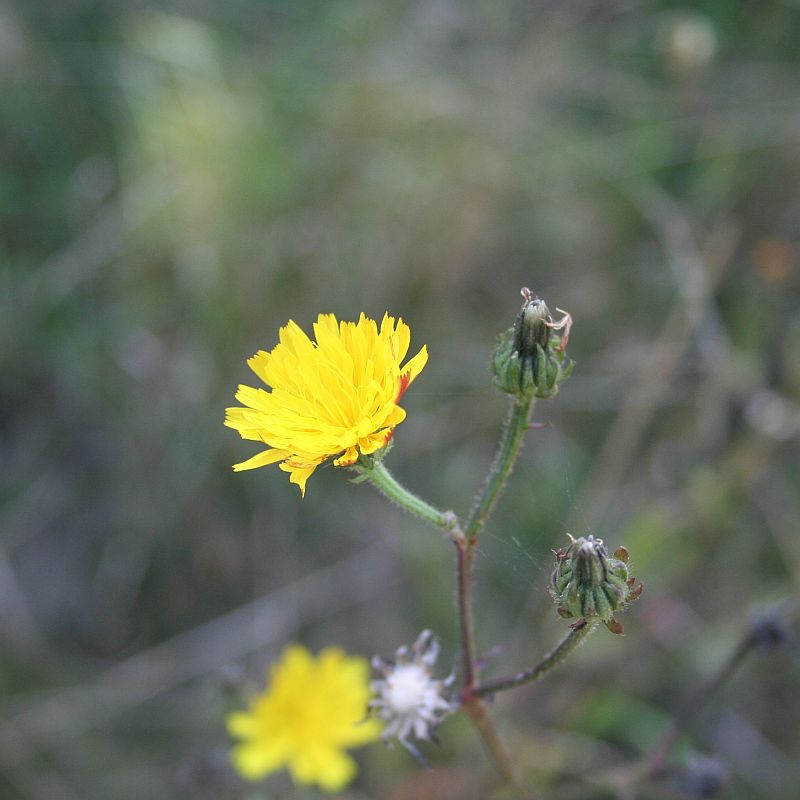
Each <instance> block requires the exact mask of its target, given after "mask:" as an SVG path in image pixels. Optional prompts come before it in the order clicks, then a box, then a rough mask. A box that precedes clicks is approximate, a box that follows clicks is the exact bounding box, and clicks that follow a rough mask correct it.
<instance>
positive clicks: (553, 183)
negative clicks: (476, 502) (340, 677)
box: [0, 0, 800, 800]
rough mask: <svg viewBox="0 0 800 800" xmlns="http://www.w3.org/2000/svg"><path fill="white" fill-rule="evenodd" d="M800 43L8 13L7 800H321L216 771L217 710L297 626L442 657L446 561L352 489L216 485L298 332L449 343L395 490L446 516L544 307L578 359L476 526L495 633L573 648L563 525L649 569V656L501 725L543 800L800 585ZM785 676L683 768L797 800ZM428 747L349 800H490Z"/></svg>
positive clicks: (552, 7)
mask: <svg viewBox="0 0 800 800" xmlns="http://www.w3.org/2000/svg"><path fill="white" fill-rule="evenodd" d="M798 54H800V8H798V6H797V4H796V3H794V2H791V1H790V0H783V1H782V2H762V3H747V2H742V1H741V0H737V1H734V0H707V1H706V2H698V3H685V4H677V3H667V2H648V3H635V2H630V1H629V0H610V2H609V1H608V0H607V1H606V2H599V1H597V2H595V1H594V0H559V1H558V2H544V1H542V2H521V0H495V2H490V3H477V2H457V1H456V0H419V2H394V1H393V2H381V3H377V2H371V1H370V0H331V1H330V2H297V3H295V2H286V1H285V0H284V1H283V2H279V0H266V1H265V2H257V0H249V1H248V0H236V2H219V3H212V2H199V1H197V0H196V1H195V2H192V1H191V0H188V1H187V2H177V3H160V4H154V3H152V4H151V3H147V2H136V3H121V2H117V3H113V2H106V3H101V2H81V1H80V0H61V1H60V2H55V3H54V2H46V1H45V0H25V2H22V1H20V2H17V3H9V2H8V0H5V2H0V81H2V85H1V88H0V115H1V117H2V121H1V123H0V160H1V163H2V169H0V237H1V238H0V370H1V372H0V374H2V392H1V393H0V534H1V535H2V539H1V540H0V640H1V641H2V646H0V687H2V721H0V796H2V797H4V798H5V797H7V798H14V799H15V800H16V799H17V798H26V800H27V798H31V799H32V800H38V799H39V798H42V800H50V799H51V798H56V797H58V798H68V799H69V798H80V800H95V798H97V800H107V799H108V798H110V797H113V798H114V800H128V799H129V798H130V800H134V798H137V799H138V798H142V797H147V798H149V800H161V798H172V797H176V796H178V797H197V798H203V797H209V798H211V797H213V798H232V799H233V798H236V799H237V800H239V799H241V800H255V798H262V799H263V798H274V797H284V796H298V797H299V796H300V795H299V794H295V793H294V790H293V789H291V788H290V784H289V783H288V782H287V783H284V782H282V779H281V778H274V779H271V780H270V781H268V782H267V783H266V784H265V785H264V787H263V788H259V789H257V790H256V791H255V792H254V790H253V788H252V787H247V786H244V785H243V784H242V783H241V782H239V781H238V780H237V779H236V778H235V776H234V775H233V773H232V772H231V771H230V769H229V768H228V767H227V766H226V756H225V751H226V747H227V742H226V737H225V732H224V727H223V723H222V720H223V717H224V713H225V710H226V709H227V708H229V707H230V706H231V703H232V701H231V698H230V696H229V692H234V693H238V692H239V691H241V690H242V688H243V687H246V686H248V685H251V684H252V685H256V686H257V685H261V684H262V682H263V677H262V669H263V668H264V665H265V664H266V663H268V661H269V660H270V659H272V658H274V657H275V656H276V655H277V654H278V653H279V652H280V650H281V648H282V647H283V645H284V644H285V643H286V642H287V641H289V640H292V639H301V640H303V641H305V642H306V643H308V645H309V646H310V647H312V648H313V649H319V648H321V647H323V646H325V645H328V644H341V645H343V646H344V647H346V648H347V649H348V650H349V651H352V652H362V653H364V654H366V655H369V654H371V653H373V652H380V653H382V654H384V655H389V654H390V653H392V652H393V651H394V649H395V648H396V646H397V645H398V643H400V642H403V641H409V640H411V639H412V638H413V636H414V635H415V634H416V632H417V631H419V630H420V629H421V628H423V627H430V628H432V629H433V630H434V631H435V632H436V634H437V635H438V636H439V637H440V638H441V640H442V643H443V646H444V648H445V659H446V658H447V657H454V656H455V651H456V642H457V632H456V627H455V622H454V613H453V603H452V600H453V593H452V588H451V583H450V582H451V580H452V578H451V572H452V554H451V552H450V550H449V549H448V547H447V545H446V543H445V542H443V541H442V538H441V536H440V534H438V533H437V532H435V531H432V530H428V529H426V528H425V527H424V526H423V525H422V524H418V523H417V522H415V521H411V520H409V519H407V518H404V517H403V516H401V513H400V512H399V511H397V510H396V509H394V508H392V507H390V506H388V505H387V504H386V503H385V502H384V501H383V500H382V499H381V498H380V497H378V496H377V495H376V494H375V493H374V492H371V491H370V489H369V488H368V487H366V486H350V485H348V484H347V482H346V481H345V480H343V474H342V472H341V471H339V470H335V469H330V468H329V469H320V470H319V471H318V475H315V481H314V485H313V486H312V487H310V490H309V492H308V494H307V496H306V499H305V500H304V501H302V502H301V501H300V500H299V498H298V497H297V491H296V488H295V487H292V486H290V485H289V484H288V482H287V481H286V480H285V476H283V475H278V474H275V472H274V471H272V472H271V471H269V470H259V471H256V472H254V473H252V474H246V475H244V474H240V475H234V474H233V473H232V472H231V470H230V465H231V464H232V463H234V462H236V461H241V460H243V459H244V458H246V457H247V456H248V455H250V454H251V452H250V450H248V449H247V448H248V444H247V443H244V442H241V441H240V440H239V439H238V437H236V436H235V435H234V434H233V433H232V432H231V431H229V430H226V429H225V428H223V426H222V415H223V409H224V408H225V407H226V406H228V405H231V404H232V399H233V394H234V391H235V387H236V385H237V383H239V382H241V381H244V380H245V378H247V377H248V371H247V369H246V366H245V358H246V357H247V356H249V355H251V354H252V353H254V352H255V351H256V350H257V349H259V348H265V349H269V348H271V347H272V345H273V344H274V342H275V338H276V335H277V329H278V326H279V325H281V324H283V323H285V321H286V320H287V319H289V318H292V319H295V320H296V321H297V322H298V323H300V324H301V325H303V326H304V327H308V325H309V323H310V322H311V321H312V320H313V319H315V318H316V315H317V314H318V313H319V312H321V311H332V312H335V313H336V314H337V315H338V316H339V317H340V318H345V319H354V318H357V315H358V313H359V312H360V311H362V310H363V311H365V312H366V313H368V314H369V315H370V316H372V317H377V318H380V316H381V315H382V314H383V312H384V311H385V310H387V309H388V310H389V311H390V312H391V313H393V314H398V315H401V316H403V318H404V319H406V320H407V321H408V322H409V323H410V324H411V327H412V330H413V334H414V343H415V344H416V345H417V346H419V345H421V344H422V343H427V344H428V347H429V350H430V354H431V358H430V362H429V364H428V367H427V369H426V370H425V373H424V374H423V375H422V376H421V377H420V379H419V380H418V381H417V382H416V383H415V385H414V388H413V391H410V392H409V393H408V395H407V396H406V398H404V405H405V407H406V408H407V410H408V412H409V415H408V419H407V421H406V422H405V423H404V425H403V426H402V428H401V429H399V430H398V432H397V436H396V442H395V448H394V451H393V452H392V454H391V457H390V463H391V465H392V466H393V468H394V469H395V470H396V471H397V473H398V475H399V476H400V477H402V478H403V479H404V480H405V481H406V482H407V483H408V484H409V485H410V486H411V487H413V488H414V489H416V490H418V491H420V493H421V494H423V495H425V496H427V497H429V498H431V499H432V500H433V501H435V502H437V503H440V504H443V505H445V504H446V505H453V506H454V507H456V508H457V509H458V510H459V511H463V510H464V509H465V508H466V507H467V506H468V505H469V502H470V500H471V497H472V495H473V492H474V490H475V487H476V486H478V485H479V483H480V480H481V477H482V475H483V472H484V470H485V466H486V464H487V462H488V460H489V459H490V457H491V452H492V448H493V441H494V438H495V436H496V433H497V430H498V426H499V421H500V419H501V418H502V415H503V414H504V413H505V412H504V407H505V397H503V396H501V395H500V393H498V392H497V391H496V390H495V389H493V388H492V386H491V380H490V373H489V360H490V354H491V352H492V348H493V346H494V344H495V337H496V335H497V333H499V332H500V331H502V330H505V329H506V328H507V327H508V326H509V325H510V324H511V322H512V321H513V318H514V315H515V313H516V311H517V309H518V306H519V302H520V300H519V297H518V291H519V288H520V287H521V286H523V285H527V286H531V287H532V288H534V289H535V290H536V291H537V292H539V293H540V294H541V295H542V296H543V297H545V298H546V299H547V301H548V303H549V304H550V306H551V307H555V306H559V307H560V308H565V309H567V310H569V311H570V312H571V313H572V315H573V317H574V318H575V326H574V328H573V332H572V336H571V341H570V355H571V356H572V357H573V358H574V359H575V360H576V362H577V367H576V370H575V373H574V375H573V377H572V378H571V379H570V381H569V382H568V383H567V384H565V385H564V387H563V389H562V391H561V392H560V393H559V395H558V397H557V398H556V399H555V400H553V401H542V402H541V403H540V405H539V406H537V411H536V415H537V418H538V419H540V420H543V421H548V422H549V423H550V425H549V426H547V427H546V428H544V429H539V430H535V431H532V432H531V433H530V436H529V441H528V444H527V446H526V449H525V451H524V454H523V457H522V459H521V462H520V464H519V466H518V469H517V472H516V473H515V475H514V476H513V479H512V481H511V484H510V486H509V488H508V490H507V492H506V495H505V497H504V499H503V502H502V504H501V506H500V508H499V510H498V512H497V514H496V516H495V517H494V518H493V520H492V522H491V525H490V526H489V528H488V529H487V531H486V535H485V537H484V539H483V542H482V545H481V552H480V554H479V555H480V561H481V564H482V566H481V569H480V571H479V575H478V583H477V599H478V606H479V607H478V624H479V638H480V646H481V648H482V649H485V650H487V651H488V650H490V649H491V648H494V647H495V646H498V645H499V646H501V647H502V651H501V652H500V654H499V655H496V656H495V657H494V658H493V659H492V660H490V661H489V662H488V664H487V668H486V669H487V674H492V675H497V674H501V673H504V672H507V671H509V670H512V669H516V668H519V667H521V666H525V665H527V664H529V663H531V662H532V661H533V660H534V659H535V658H537V657H538V656H539V655H540V654H541V653H542V652H543V651H544V650H545V649H546V648H548V647H549V646H550V645H551V644H552V643H553V642H554V641H555V640H556V639H557V637H558V636H560V635H561V631H562V629H563V623H560V622H559V621H558V620H557V619H556V617H555V615H554V613H553V607H552V602H551V600H550V599H549V597H548V595H547V590H546V586H547V579H548V575H549V572H550V569H551V554H550V550H551V549H552V548H555V547H558V546H561V545H563V544H565V542H566V537H565V536H564V531H565V530H566V529H567V528H569V529H570V530H572V531H573V532H574V533H576V535H580V534H584V533H586V532H587V531H591V532H593V533H594V534H595V535H596V536H600V537H602V538H604V539H605V540H606V541H607V542H608V543H609V544H610V545H611V546H612V548H613V547H615V546H616V545H618V544H620V543H623V542H624V543H625V544H626V545H627V546H628V548H629V549H630V551H631V553H632V556H633V564H634V569H635V573H636V575H637V577H639V578H641V579H642V580H643V581H644V583H645V584H646V591H645V594H644V595H643V598H642V600H641V601H640V602H639V603H637V604H636V606H634V607H633V608H632V609H631V611H630V612H629V613H628V614H627V615H626V616H625V620H624V621H625V626H626V632H627V636H626V637H625V638H621V637H612V636H610V635H609V634H608V633H607V632H606V631H601V632H600V633H598V634H596V635H595V637H594V638H593V639H592V640H590V643H589V644H587V645H586V646H585V647H584V648H582V649H581V651H580V653H579V655H578V656H577V657H576V659H575V661H574V663H572V664H570V665H569V666H568V667H567V668H565V669H564V670H563V671H562V672H560V673H558V674H555V675H553V676H552V677H549V678H548V682H547V683H546V684H542V685H541V686H537V687H529V688H525V689H520V690H518V691H517V692H516V693H515V694H514V695H509V696H503V697H501V698H498V700H497V702H496V704H495V710H496V715H497V717H498V719H499V720H500V721H501V723H500V724H501V728H502V729H503V731H504V733H505V734H506V735H507V736H508V738H509V741H510V742H511V746H512V748H513V750H514V752H515V754H516V758H517V760H518V762H519V764H521V765H523V766H524V768H525V770H526V772H527V773H528V774H529V775H530V777H531V779H532V780H533V781H534V782H535V784H536V785H538V786H540V787H542V791H543V796H546V797H557V796H559V795H558V791H559V789H557V788H556V784H558V785H560V786H562V787H564V786H566V787H567V788H571V789H572V790H573V794H570V795H569V796H571V797H577V796H587V797H588V796H593V797H597V796H600V795H598V794H597V793H596V792H595V794H592V793H591V792H592V789H591V787H589V788H587V789H586V792H585V793H584V794H581V792H580V790H578V789H577V788H576V785H575V784H574V783H573V777H574V775H575V774H576V773H577V772H580V773H589V774H591V773H592V772H593V771H594V772H596V771H597V770H599V769H600V767H601V766H604V767H608V766H614V765H617V764H630V763H633V762H635V761H636V759H637V758H638V757H639V756H640V755H641V754H642V753H643V752H644V751H645V750H646V749H647V747H648V746H649V745H651V744H652V743H653V742H654V741H655V739H656V738H657V736H658V735H659V732H660V731H661V730H662V729H663V727H664V725H665V723H666V721H667V720H668V718H669V711H670V710H671V709H674V708H675V707H676V705H677V704H678V703H679V702H680V699H681V698H682V697H683V696H684V695H685V691H686V690H687V689H688V687H690V686H692V685H693V684H695V683H696V682H698V681H699V680H700V678H701V676H703V675H706V674H707V673H708V672H710V671H711V670H712V669H713V668H714V667H715V666H716V665H717V664H718V663H719V662H720V661H721V660H722V659H723V658H724V656H725V654H726V653H727V652H728V650H729V649H730V647H731V646H732V644H733V642H735V640H736V638H737V636H738V634H739V631H740V630H741V628H742V626H743V625H744V623H745V622H746V620H747V619H748V616H749V615H750V614H751V613H752V611H753V610H755V609H757V608H759V607H761V606H762V605H764V604H769V603H771V602H773V601H778V600H780V599H781V598H783V597H785V596H787V595H791V594H796V592H797V588H798V581H799V580H800V539H799V538H798V536H797V531H798V524H799V523H800V499H798V498H799V497H800V494H799V492H800V471H799V470H798V469H797V464H798V456H800V447H799V446H798V444H799V442H800V291H799V290H800V249H799V248H800V239H798V230H800V227H799V224H800V190H798V187H800V158H798V145H799V144H800V133H798V132H799V131H800V59H798ZM226 615H227V616H226ZM532 632H536V633H535V634H533V633H532ZM797 679H798V666H797V663H796V661H795V662H794V663H793V662H792V661H791V659H790V658H787V657H786V656H785V655H781V654H772V655H769V656H768V655H763V656H758V657H754V658H752V659H751V660H750V661H748V662H747V663H746V664H745V666H744V667H743V668H742V669H741V671H740V672H739V673H737V675H736V676H735V677H734V679H733V682H732V684H731V685H729V686H728V687H726V689H725V690H723V692H722V693H721V694H720V697H719V702H718V703H717V704H716V705H711V706H709V708H708V709H707V710H706V711H705V712H704V713H703V714H702V715H701V716H700V717H699V718H698V719H697V720H696V721H695V722H694V723H693V724H692V726H691V736H690V737H689V739H688V740H686V742H685V748H684V749H683V750H681V751H679V752H678V753H677V754H676V757H677V758H678V760H679V761H680V760H682V759H684V758H686V759H690V758H692V757H693V758H694V759H695V760H694V761H693V762H691V763H693V764H696V763H703V764H704V763H706V762H704V761H698V759H699V758H700V757H701V756H702V757H706V756H710V757H713V758H714V759H717V760H718V761H719V762H720V763H721V764H722V765H723V769H724V770H725V771H726V772H727V774H728V776H729V778H730V790H729V791H730V796H731V797H734V798H770V799H774V798H779V799H780V798H786V799H787V800H789V798H795V797H797V796H798V786H800V767H798V764H800V731H798V726H797V723H796V720H797V719H798V718H799V717H800V692H798V691H797ZM237 702H238V701H237ZM441 739H442V742H443V748H442V749H441V750H438V751H434V752H433V753H432V754H431V755H430V758H431V760H432V762H433V763H434V765H435V766H436V769H435V770H434V772H433V773H430V774H426V773H424V772H423V771H422V770H421V769H420V767H419V765H417V764H416V763H415V762H414V761H413V760H412V759H410V758H409V757H408V756H407V754H405V753H404V752H403V751H401V750H393V751H384V750H383V749H381V748H379V747H375V748H372V749H370V750H366V751H363V752H362V753H360V754H359V758H360V759H361V762H362V770H361V777H360V778H359V782H358V783H356V784H355V785H354V787H353V788H352V790H351V794H350V796H352V797H354V798H356V797H358V798H377V797H381V798H383V797H387V798H394V800H399V799H400V798H416V799H417V800H419V799H420V798H422V799H423V800H424V798H428V797H430V798H444V799H445V800H446V799H447V798H457V797H460V798H469V797H474V796H480V797H486V796H488V795H489V794H490V790H489V788H488V786H489V785H490V784H491V780H492V777H491V772H490V768H489V767H488V765H486V764H485V762H484V761H483V760H482V757H481V756H480V755H479V753H478V751H479V746H478V744H477V742H475V741H474V739H473V736H472V733H471V731H469V730H468V729H467V727H466V726H465V725H464V724H463V721H459V720H457V719H454V720H452V721H448V723H447V725H446V727H443V728H442V730H441ZM685 763H686V764H689V763H690V762H689V760H686V761H685ZM715 763H716V762H715ZM698 769H699V768H698ZM689 777H691V775H690V776H689ZM699 780H700V779H699V778H697V779H696V780H695V783H691V781H689V778H687V786H689V785H691V786H693V787H695V789H696V785H697V784H698V781H699ZM476 787H480V788H476ZM476 792H477V794H476Z"/></svg>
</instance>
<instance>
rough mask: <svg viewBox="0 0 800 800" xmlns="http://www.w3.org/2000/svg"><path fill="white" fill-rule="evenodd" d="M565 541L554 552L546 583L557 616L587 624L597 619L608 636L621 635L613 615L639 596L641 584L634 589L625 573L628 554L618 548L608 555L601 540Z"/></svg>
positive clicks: (633, 581) (620, 628)
mask: <svg viewBox="0 0 800 800" xmlns="http://www.w3.org/2000/svg"><path fill="white" fill-rule="evenodd" d="M567 535H568V536H569V534H567ZM569 538H570V544H569V547H567V548H565V549H560V550H557V551H556V554H555V555H556V566H555V569H554V570H553V575H552V577H551V580H550V592H551V594H552V595H553V598H554V599H555V601H556V603H558V606H559V607H558V612H559V614H561V616H563V617H569V618H572V617H578V618H579V619H584V620H587V621H588V620H590V619H592V618H599V619H601V620H602V621H603V622H604V623H605V624H606V625H607V626H608V629H609V630H610V631H612V633H622V626H621V625H620V624H619V622H617V621H616V620H615V619H614V613H615V612H616V611H621V610H622V609H623V608H624V607H625V606H626V605H627V604H628V603H630V602H631V601H633V600H635V599H636V598H637V597H638V596H639V595H640V594H641V593H642V585H641V584H639V585H638V586H636V587H634V584H635V579H634V578H633V577H632V576H631V575H630V573H629V571H628V563H627V562H628V551H627V550H626V549H625V548H624V547H620V548H618V549H617V550H616V551H615V552H614V555H613V556H609V555H608V551H607V550H606V548H605V545H604V544H603V541H602V539H595V538H594V536H588V537H587V538H583V537H580V538H578V539H574V538H573V537H572V536H570V537H569Z"/></svg>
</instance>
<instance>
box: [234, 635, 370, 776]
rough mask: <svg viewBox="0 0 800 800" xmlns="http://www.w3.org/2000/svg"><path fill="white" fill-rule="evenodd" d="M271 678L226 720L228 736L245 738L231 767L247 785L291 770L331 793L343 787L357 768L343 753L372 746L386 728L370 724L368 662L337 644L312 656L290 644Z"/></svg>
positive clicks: (292, 773) (273, 670) (236, 748)
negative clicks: (284, 768) (266, 776)
mask: <svg viewBox="0 0 800 800" xmlns="http://www.w3.org/2000/svg"><path fill="white" fill-rule="evenodd" d="M270 678H271V680H270V686H269V687H268V689H267V690H266V691H265V692H263V693H262V694H260V695H258V696H256V697H254V698H252V700H251V701H250V707H249V709H248V710H247V711H238V712H234V713H232V714H229V715H228V718H227V725H228V732H229V733H230V734H231V736H235V737H237V738H240V739H242V740H243V741H242V742H240V743H239V744H237V745H236V746H235V747H234V748H233V750H232V751H231V760H232V761H233V765H234V767H235V768H236V769H237V770H238V772H239V773H240V774H241V775H242V776H243V777H245V778H248V779H249V780H259V779H261V778H263V777H264V776H265V775H268V774H269V773H271V772H274V771H275V770H278V769H281V768H283V767H288V768H289V771H290V773H291V775H292V777H293V778H294V780H295V781H296V782H297V783H301V784H308V785H311V784H318V785H319V786H320V787H321V788H322V789H324V790H326V791H328V792H336V791H339V790H340V789H342V788H344V787H345V786H346V785H347V784H348V783H349V782H350V781H351V780H352V779H353V777H354V776H355V774H356V770H357V767H356V763H355V761H354V760H353V759H352V758H351V757H350V756H349V755H347V754H346V753H345V752H343V751H344V750H345V748H348V747H356V746H358V745H362V744H367V743H368V742H373V741H375V740H376V739H377V738H378V737H379V736H380V731H381V726H380V723H379V722H378V721H377V720H375V719H367V703H368V702H369V698H370V688H369V665H368V663H367V662H366V661H365V660H364V659H363V658H357V657H354V656H347V655H346V654H345V653H344V652H342V651H341V650H340V649H338V648H336V647H329V648H327V649H325V650H323V651H322V652H321V653H320V654H319V657H318V658H316V659H315V658H314V657H313V656H312V655H311V653H309V652H308V650H306V648H305V647H302V646H301V645H291V646H289V647H287V648H286V649H285V650H284V651H283V655H282V656H281V659H280V661H278V662H277V663H276V664H274V665H273V666H272V670H271V676H270Z"/></svg>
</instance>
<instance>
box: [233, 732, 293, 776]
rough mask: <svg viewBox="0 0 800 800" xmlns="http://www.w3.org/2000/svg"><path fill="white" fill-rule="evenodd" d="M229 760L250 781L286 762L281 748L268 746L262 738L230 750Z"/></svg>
mask: <svg viewBox="0 0 800 800" xmlns="http://www.w3.org/2000/svg"><path fill="white" fill-rule="evenodd" d="M231 762H232V763H233V766H234V767H235V768H236V771H237V772H238V773H239V774H240V775H241V776H242V777H243V778H247V779H248V780H251V781H258V780H261V778H263V777H265V776H266V775H269V773H270V772H275V770H276V769H280V768H281V767H282V766H284V765H285V764H286V753H285V752H284V750H283V748H281V747H278V746H270V744H269V742H268V741H265V740H263V739H260V740H258V741H257V742H247V743H246V744H240V745H237V746H236V747H234V748H233V749H232V750H231Z"/></svg>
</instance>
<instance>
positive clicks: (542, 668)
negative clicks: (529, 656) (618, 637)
mask: <svg viewBox="0 0 800 800" xmlns="http://www.w3.org/2000/svg"><path fill="white" fill-rule="evenodd" d="M596 627H597V620H592V621H591V622H586V621H584V623H583V625H581V626H580V627H576V628H572V629H571V630H570V632H569V633H568V634H567V635H566V636H565V637H564V638H563V639H562V640H561V641H560V642H559V644H558V645H557V646H556V647H555V648H554V649H553V650H551V651H550V652H549V653H548V654H547V655H546V656H545V657H544V658H543V659H542V660H541V661H540V662H539V663H538V664H535V665H534V666H533V667H531V668H530V669H526V670H525V671H524V672H518V673H517V674H516V675H509V676H508V677H506V678H495V679H494V680H491V681H486V682H484V683H481V684H480V685H478V686H476V687H475V688H474V689H473V690H472V694H473V695H475V696H476V697H485V696H486V695H491V694H494V693H495V692H502V691H505V690H506V689H513V688H514V687H516V686H522V685H523V684H524V683H531V682H532V681H535V680H537V679H538V678H541V677H542V675H544V674H545V673H546V672H549V671H550V670H551V669H553V668H554V667H557V666H558V665H559V664H561V663H562V662H563V661H565V660H566V659H567V657H568V656H569V655H570V654H571V653H572V652H573V650H575V649H576V648H577V647H578V645H579V644H581V642H583V641H584V640H585V639H586V638H587V637H588V636H589V634H590V633H591V632H592V631H593V630H595V628H596Z"/></svg>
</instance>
